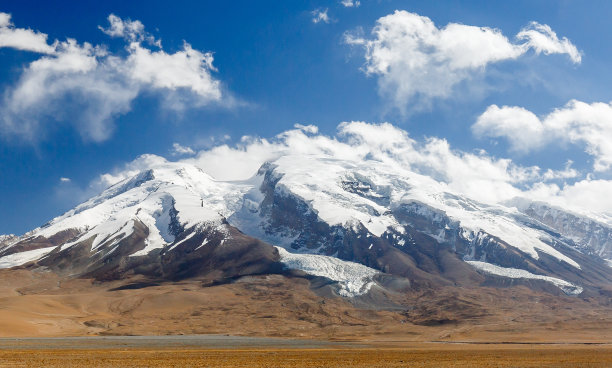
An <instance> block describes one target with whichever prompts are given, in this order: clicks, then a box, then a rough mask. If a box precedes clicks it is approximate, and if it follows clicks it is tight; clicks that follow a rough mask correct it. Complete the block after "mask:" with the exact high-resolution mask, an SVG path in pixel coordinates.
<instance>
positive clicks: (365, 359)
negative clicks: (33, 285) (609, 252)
mask: <svg viewBox="0 0 612 368" xmlns="http://www.w3.org/2000/svg"><path fill="white" fill-rule="evenodd" d="M610 366H612V347H610V346H588V347H584V346H563V347H559V346H542V345H534V346H521V347H516V346H501V345H492V346H472V345H469V346H459V347H458V346H442V345H437V344H429V346H416V347H412V348H397V347H395V348H389V347H378V348H350V347H349V348H319V349H297V348H296V349H274V348H255V349H223V350H217V349H215V350H212V349H211V350H208V349H189V348H185V349H182V348H175V349H155V350H153V349H142V348H137V349H134V348H126V349H119V350H117V349H97V350H94V349H84V350H57V349H51V350H45V349H36V350H4V351H0V367H47V368H54V367H58V368H60V367H61V368H68V367H75V368H76V367H219V368H224V367H250V368H260V367H261V368H263V367H294V368H301V367H334V368H341V367H342V368H344V367H346V368H361V367H439V368H445V367H610Z"/></svg>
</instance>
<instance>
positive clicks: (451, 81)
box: [345, 10, 581, 111]
mask: <svg viewBox="0 0 612 368" xmlns="http://www.w3.org/2000/svg"><path fill="white" fill-rule="evenodd" d="M515 38H516V42H511V41H510V40H509V39H508V38H507V37H506V36H504V35H503V34H502V33H501V31H500V30H498V29H493V28H489V27H477V26H470V25H464V24H458V23H449V24H447V25H446V26H445V27H443V28H438V27H437V26H436V25H435V24H434V22H433V21H432V20H431V19H429V18H428V17H424V16H420V15H418V14H415V13H409V12H407V11H399V10H397V11H395V12H394V13H393V14H389V15H387V16H384V17H382V18H379V19H378V20H377V22H376V26H375V27H374V29H373V30H372V38H365V37H361V36H359V35H356V34H355V33H347V34H345V42H346V43H347V44H349V45H357V46H362V47H363V48H364V49H365V65H364V72H365V73H366V74H367V75H373V76H376V77H378V86H379V92H380V94H381V95H382V96H384V97H386V98H389V99H390V100H391V102H392V104H393V105H394V106H395V107H397V108H399V109H400V110H401V111H405V110H406V108H407V107H408V106H415V105H416V104H417V103H419V104H425V105H427V104H428V103H430V102H431V100H432V99H436V98H447V97H449V96H450V95H451V94H452V92H453V88H454V87H455V86H457V85H458V84H459V83H461V82H463V81H466V80H469V79H470V78H472V77H474V76H475V75H477V74H478V73H481V72H482V71H483V70H485V68H486V67H487V66H488V65H490V64H494V63H498V62H502V61H506V60H515V59H517V58H519V57H521V56H523V55H525V54H526V53H528V52H529V51H530V50H531V51H532V52H534V53H535V54H545V55H548V54H566V55H567V56H568V57H569V58H570V60H571V61H572V62H573V63H580V62H581V54H580V52H579V51H578V49H577V48H576V46H574V45H573V44H572V43H571V42H570V41H569V40H568V39H567V38H565V37H564V38H561V39H560V38H559V37H558V36H557V35H556V33H555V32H554V31H553V30H552V29H551V28H550V27H549V26H547V25H544V24H539V23H536V22H532V23H531V24H529V25H528V26H526V27H525V28H523V29H522V30H521V31H520V32H519V33H518V34H517V35H516V37H515Z"/></svg>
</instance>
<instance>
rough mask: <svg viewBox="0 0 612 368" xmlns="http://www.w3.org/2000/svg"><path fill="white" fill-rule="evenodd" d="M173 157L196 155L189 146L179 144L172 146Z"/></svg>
mask: <svg viewBox="0 0 612 368" xmlns="http://www.w3.org/2000/svg"><path fill="white" fill-rule="evenodd" d="M170 154H171V155H172V156H184V155H195V151H194V150H193V149H192V148H191V147H188V146H183V145H181V144H179V143H174V144H172V150H170Z"/></svg>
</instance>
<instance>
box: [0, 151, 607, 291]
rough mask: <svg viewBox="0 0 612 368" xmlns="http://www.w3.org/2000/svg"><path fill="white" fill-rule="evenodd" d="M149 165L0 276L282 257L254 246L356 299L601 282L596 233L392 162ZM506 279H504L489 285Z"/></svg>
mask: <svg viewBox="0 0 612 368" xmlns="http://www.w3.org/2000/svg"><path fill="white" fill-rule="evenodd" d="M155 162H156V163H155V164H153V166H152V167H150V168H148V169H147V170H143V171H141V172H139V173H138V174H137V175H134V176H133V177H131V178H128V179H126V180H123V181H121V182H119V183H117V184H115V185H113V186H112V187H110V188H108V189H106V190H105V191H104V192H102V193H101V194H100V195H98V196H96V197H93V198H91V199H90V200H88V201H87V202H85V203H83V204H81V205H79V206H77V207H76V208H74V209H73V210H70V211H68V212H67V213H65V214H64V215H62V216H59V217H57V218H55V219H53V220H52V221H50V222H49V223H48V224H46V225H45V226H43V227H41V228H38V229H35V230H33V231H31V232H29V233H27V234H26V235H24V236H22V237H20V238H9V237H5V238H0V241H1V243H0V267H12V266H17V265H22V264H26V263H28V262H32V261H37V262H38V264H43V265H46V266H49V267H52V266H53V265H55V264H61V265H62V266H61V267H64V268H70V267H72V265H73V264H79V265H81V266H82V267H81V268H82V269H84V270H87V272H92V270H93V269H97V268H102V269H105V270H106V269H107V268H108V266H107V265H108V264H109V263H112V264H114V265H116V267H121V269H122V270H125V269H129V270H131V271H130V272H144V271H142V270H143V269H144V270H146V269H147V267H146V262H147V261H146V259H147V257H149V256H151V255H157V256H158V257H166V258H164V260H162V261H160V262H161V263H160V264H161V265H162V266H163V265H166V264H167V263H168V262H174V263H173V264H176V262H179V261H180V260H181V259H182V258H185V259H189V267H190V269H193V268H194V267H195V268H197V267H198V263H197V262H203V264H204V263H206V262H207V261H206V259H205V258H202V257H208V256H210V254H212V253H206V252H213V249H217V248H218V249H222V248H223V247H227V246H230V245H231V244H234V243H236V242H238V239H240V242H242V243H241V244H247V243H249V242H251V243H253V242H257V241H256V240H253V239H259V240H261V241H264V242H267V243H269V244H272V245H276V246H280V247H282V248H281V249H280V250H279V251H275V250H274V248H272V247H270V248H266V246H264V245H262V244H264V243H261V242H260V243H261V244H259V243H258V244H259V245H258V246H257V249H258V252H260V253H261V254H265V257H263V259H265V260H266V262H268V261H269V262H273V260H274V259H277V260H280V262H283V263H284V264H285V265H286V266H289V267H293V268H297V269H302V270H303V271H305V272H308V273H311V274H313V275H318V276H325V277H328V278H330V279H332V280H335V281H337V282H338V283H339V285H341V288H340V289H341V290H342V291H341V293H344V294H345V295H352V296H354V295H358V294H360V293H362V292H365V291H367V290H368V289H369V287H370V285H371V282H373V281H372V277H373V275H374V274H375V273H377V272H385V273H390V274H396V275H399V276H402V277H406V278H409V279H410V280H413V281H417V282H423V283H425V284H428V285H430V284H444V283H447V284H466V285H468V284H474V283H478V282H481V281H482V277H483V276H482V274H479V273H477V272H476V270H475V269H474V267H473V266H475V265H481V264H487V265H490V266H487V267H488V268H487V269H486V270H484V269H483V270H484V271H485V274H487V273H488V274H495V275H497V276H504V277H511V278H512V277H514V276H515V275H518V274H520V275H523V276H520V278H528V277H527V276H524V275H533V276H537V278H539V279H542V280H548V281H550V280H558V281H554V282H555V285H560V286H563V285H566V284H565V283H567V285H572V287H574V289H572V290H581V289H580V288H582V287H586V286H588V285H590V286H592V287H596V286H597V285H600V284H602V283H609V282H610V281H611V280H612V279H611V274H610V272H612V271H611V270H610V268H609V267H608V266H607V263H606V262H605V261H604V260H603V258H612V257H610V255H608V253H607V250H609V249H610V248H611V247H612V241H611V240H610V228H609V227H607V226H606V225H605V224H601V223H598V224H597V226H599V227H597V228H596V229H595V227H594V226H595V225H593V224H592V223H589V222H588V221H587V220H586V219H585V218H584V217H579V216H578V215H572V216H573V217H570V216H568V215H564V217H563V221H562V222H561V224H562V226H561V225H559V223H560V222H559V220H556V221H552V220H549V218H550V216H549V215H547V214H550V211H549V210H547V211H548V212H547V214H544V215H543V214H542V211H541V207H538V208H537V209H534V207H529V208H531V210H526V209H525V208H523V207H520V206H516V205H512V204H508V205H507V206H503V205H491V204H484V203H480V202H478V201H475V200H472V199H470V198H468V197H466V196H464V195H461V194H460V193H456V192H453V191H452V190H450V189H449V188H448V187H447V186H446V185H445V184H443V183H441V182H438V181H436V180H434V179H432V178H431V177H428V176H424V175H420V174H418V173H415V172H412V171H408V170H406V169H405V168H402V167H399V166H397V165H394V164H393V163H392V162H381V161H376V160H359V161H352V160H350V159H342V160H340V159H337V158H332V157H329V156H325V155H305V154H303V155H285V156H282V157H280V158H278V159H276V160H274V161H272V162H269V163H266V164H264V165H263V166H262V167H261V169H260V170H259V172H258V174H257V175H256V176H255V177H253V178H252V179H250V180H247V181H240V182H236V181H219V180H215V179H214V178H212V177H211V176H209V175H208V174H206V173H205V172H203V171H202V170H201V169H199V168H198V167H196V166H194V165H191V164H186V163H173V162H167V161H164V160H156V161H155ZM538 209H539V210H538ZM554 218H555V219H559V218H560V217H559V216H556V217H554ZM593 229H595V231H594V232H593ZM589 231H590V233H588V232H589ZM587 233H588V239H596V240H589V241H590V243H589V244H591V245H593V244H594V243H593V242H595V241H596V244H595V245H593V247H592V248H593V249H595V251H594V252H591V253H592V254H591V253H586V252H584V244H583V243H581V242H580V241H579V239H578V238H580V239H584V238H585V234H587ZM245 237H248V239H247V238H245ZM249 239H250V240H249ZM251 243H249V244H251ZM253 244H255V243H253ZM245 247H246V246H245ZM241 249H242V248H241ZM245 249H250V248H249V247H246V248H245ZM602 250H603V251H602ZM274 252H276V253H275V254H276V256H274V255H272V254H273V253H274ZM192 254H200V255H201V256H200V258H194V259H192V258H190V257H192ZM231 254H234V253H231ZM71 257H75V258H74V259H73V258H71ZM233 257H236V255H235V254H234V255H233ZM274 257H276V258H274ZM330 257H332V258H330ZM77 259H78V261H77ZM224 259H225V258H224ZM88 262H89V263H88ZM245 262H246V261H245ZM347 262H348V263H347ZM355 262H357V263H360V264H361V265H356V264H355ZM467 262H470V263H467ZM475 262H476V263H475ZM478 262H481V263H478ZM206 264H207V267H213V266H212V263H210V262H209V263H206ZM245 264H247V263H245ZM162 266H160V267H162ZM58 267H59V266H58ZM164 267H165V266H164ZM177 267H179V266H177ZM180 267H186V266H180ZM72 268H74V267H72ZM162 268H163V267H162ZM168 269H172V270H175V271H176V270H179V269H174V268H168V267H166V268H165V269H164V270H165V271H163V272H166V273H168V272H171V271H168ZM508 269H511V270H515V271H513V272H514V273H512V274H509V273H508V272H497V273H496V272H493V271H495V270H508ZM491 270H493V271H491ZM175 271H172V272H175ZM179 271H180V270H179ZM79 272H81V273H82V272H84V271H79ZM109 272H110V271H109ZM113 272H114V271H113ZM159 272H162V271H158V273H159ZM163 272H162V273H163ZM176 272H178V271H176ZM207 272H208V271H207ZM106 274H108V272H107V273H106ZM169 277H170V276H169ZM532 278H533V277H532ZM550 282H553V281H550ZM568 290H569V289H568Z"/></svg>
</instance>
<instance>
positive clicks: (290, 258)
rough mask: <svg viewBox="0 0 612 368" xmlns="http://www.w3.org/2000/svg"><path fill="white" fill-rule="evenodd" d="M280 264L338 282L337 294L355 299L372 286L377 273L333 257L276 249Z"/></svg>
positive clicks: (357, 264)
mask: <svg viewBox="0 0 612 368" xmlns="http://www.w3.org/2000/svg"><path fill="white" fill-rule="evenodd" d="M276 248H277V249H278V252H279V253H280V257H281V262H282V263H284V264H285V266H286V267H287V268H290V269H296V270H302V271H304V272H306V273H308V274H310V275H314V276H322V277H327V278H328V279H330V280H333V281H336V282H338V284H339V285H340V290H339V291H338V293H339V294H340V295H342V296H346V297H355V296H359V295H363V294H365V293H367V292H368V291H369V290H370V288H371V287H372V285H374V281H373V277H374V276H375V275H376V274H378V273H379V272H378V271H376V270H374V269H372V268H370V267H366V266H364V265H362V264H359V263H355V262H347V261H342V260H340V259H338V258H335V257H328V256H322V255H316V254H295V253H289V252H288V251H287V250H285V249H284V248H281V247H276Z"/></svg>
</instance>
